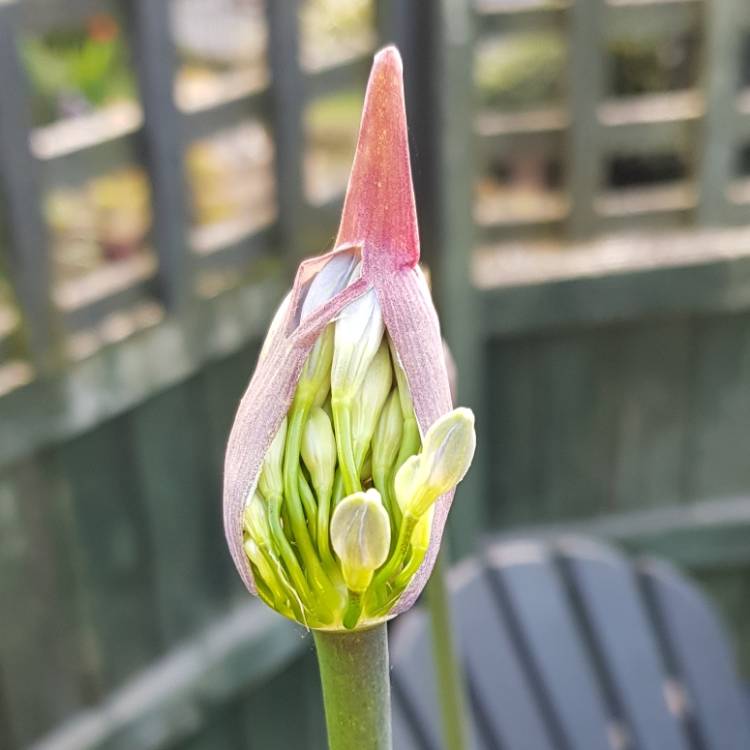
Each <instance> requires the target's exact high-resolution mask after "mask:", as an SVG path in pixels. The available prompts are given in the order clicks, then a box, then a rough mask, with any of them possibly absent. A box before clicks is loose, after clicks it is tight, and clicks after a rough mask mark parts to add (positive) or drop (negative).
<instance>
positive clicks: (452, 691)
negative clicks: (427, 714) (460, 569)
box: [425, 550, 469, 750]
mask: <svg viewBox="0 0 750 750" xmlns="http://www.w3.org/2000/svg"><path fill="white" fill-rule="evenodd" d="M444 554H445V550H443V551H442V552H441V553H440V554H439V555H438V558H437V560H436V561H435V567H434V568H433V570H432V575H431V576H430V580H429V581H428V583H427V587H426V589H425V591H426V592H427V606H428V608H429V610H430V621H431V623H432V650H433V658H434V660H435V670H436V672H437V692H438V700H439V701H440V714H441V716H442V719H443V721H442V723H443V739H444V740H445V747H446V750H463V749H464V748H466V747H468V746H469V744H468V741H467V740H468V735H467V732H466V704H465V701H464V695H465V694H464V680H463V675H462V673H461V671H460V670H459V667H458V659H457V657H456V648H455V643H454V640H453V629H452V627H451V613H450V608H449V605H448V591H447V586H446V583H445V573H444V571H443V563H442V560H443V556H444Z"/></svg>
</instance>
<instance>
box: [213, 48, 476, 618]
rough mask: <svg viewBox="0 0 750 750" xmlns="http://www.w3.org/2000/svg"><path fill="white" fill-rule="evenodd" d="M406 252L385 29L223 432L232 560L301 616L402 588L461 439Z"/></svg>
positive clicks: (420, 577) (432, 316)
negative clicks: (346, 144)
mask: <svg viewBox="0 0 750 750" xmlns="http://www.w3.org/2000/svg"><path fill="white" fill-rule="evenodd" d="M418 260H419V238H418V233H417V222H416V213H415V207H414V196H413V189H412V183H411V173H410V166H409V153H408V143H407V131H406V116H405V111H404V100H403V83H402V72H401V59H400V57H399V54H398V52H397V51H396V50H395V49H394V48H392V47H390V48H386V49H384V50H382V51H381V52H379V53H378V55H377V56H376V57H375V62H374V65H373V69H372V73H371V76H370V81H369V84H368V87H367V95H366V99H365V106H364V111H363V115H362V124H361V128H360V134H359V141H358V144H357V151H356V155H355V159H354V166H353V169H352V174H351V177H350V180H349V186H348V189H347V193H346V199H345V202H344V209H343V216H342V220H341V226H340V228H339V232H338V236H337V238H336V241H335V244H334V248H333V250H332V251H331V252H329V253H327V254H325V255H322V256H320V257H317V258H313V259H311V260H307V261H304V262H303V263H302V264H301V265H300V268H299V270H298V272H297V276H296V279H295V282H294V286H293V288H292V290H291V292H290V293H289V294H288V295H287V297H286V299H285V300H284V302H282V304H281V306H280V308H279V310H278V312H277V313H276V316H275V317H274V320H273V322H272V323H271V326H270V329H269V332H268V336H267V338H266V341H265V343H264V345H263V349H262V351H261V355H260V358H259V361H258V366H257V368H256V371H255V373H254V375H253V377H252V380H251V381H250V385H249V386H248V388H247V391H246V392H245V394H244V396H243V398H242V401H241V403H240V406H239V409H238V412H237V415H236V418H235V421H234V425H233V427H232V431H231V434H230V437H229V444H228V447H227V455H226V464H225V481H224V525H225V531H226V536H227V541H228V543H229V548H230V550H231V553H232V557H233V560H234V563H235V565H236V567H237V570H238V571H239V573H240V575H241V576H242V579H243V581H244V582H245V584H246V585H247V587H248V588H249V589H250V590H251V591H252V592H253V593H257V594H258V595H259V596H260V597H261V598H262V599H263V600H264V601H265V602H266V604H268V605H269V606H270V607H273V608H274V609H275V610H277V611H278V612H280V613H281V614H283V615H285V616H286V617H289V618H291V619H294V620H297V621H298V622H300V623H302V624H303V625H305V626H306V627H309V628H313V629H319V630H352V629H360V628H366V627H370V626H372V625H374V624H377V623H379V622H383V621H384V620H386V619H388V618H390V617H392V616H394V615H396V614H398V613H399V612H401V611H403V610H405V609H408V608H409V607H410V606H411V605H412V604H413V602H414V600H415V599H416V597H417V596H418V594H419V592H420V591H421V590H422V588H423V587H424V585H425V583H426V581H427V579H428V577H429V574H430V571H431V569H432V566H433V564H434V561H435V556H436V554H437V551H438V548H439V545H440V540H441V537H442V533H443V527H444V525H445V520H446V516H447V513H448V509H449V507H450V504H451V501H452V499H453V492H454V488H455V486H456V484H457V483H458V482H459V481H460V480H461V479H462V478H463V476H464V474H465V473H466V471H467V469H468V467H469V465H470V463H471V459H472V456H473V453H474V443H475V438H474V417H473V414H472V413H471V411H469V410H468V409H463V408H458V409H452V404H451V396H450V391H449V384H448V375H447V372H446V366H445V361H444V357H443V347H442V342H441V338H440V327H439V323H438V319H437V315H436V313H435V308H434V306H433V303H432V300H431V297H430V293H429V291H428V288H427V284H426V282H425V279H424V276H423V275H422V272H421V270H420V269H419V267H418V265H417V262H418Z"/></svg>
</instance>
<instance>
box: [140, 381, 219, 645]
mask: <svg viewBox="0 0 750 750" xmlns="http://www.w3.org/2000/svg"><path fill="white" fill-rule="evenodd" d="M197 386H198V384H197V382H196V381H195V380H190V381H188V382H186V383H184V384H183V385H182V387H180V388H174V389H171V390H169V391H167V392H166V393H163V394H160V395H158V396H156V397H155V398H152V399H151V400H150V401H148V402H146V403H145V404H143V405H142V406H140V407H139V408H138V409H136V410H135V411H134V412H133V413H132V414H131V415H130V416H129V418H128V421H129V423H130V437H131V439H132V447H133V456H134V462H135V466H136V472H137V475H138V477H139V493H140V496H141V497H142V498H143V502H144V505H145V509H146V516H147V518H148V527H149V531H150V536H151V539H152V541H153V545H152V548H153V572H154V576H155V583H156V589H157V596H156V608H157V612H158V617H159V625H160V632H161V634H162V638H163V640H164V641H165V642H166V643H174V642H176V641H178V640H180V639H182V638H184V637H185V636H187V635H190V634H191V633H193V632H195V631H196V630H197V629H198V628H199V627H200V626H201V625H205V624H206V622H208V620H209V618H210V617H211V616H212V615H215V614H216V613H217V612H218V611H219V610H220V608H221V605H222V604H224V603H225V602H226V580H225V579H224V578H223V576H222V572H223V571H222V563H223V562H224V561H225V557H226V551H225V550H222V546H223V544H222V542H223V533H222V529H221V517H220V514H219V512H218V509H219V507H220V504H221V497H220V493H219V486H220V475H218V474H214V473H213V472H212V467H211V464H210V462H211V456H210V453H209V450H208V444H207V435H206V431H205V430H204V429H202V425H203V424H205V422H204V421H203V420H204V414H203V413H202V411H201V410H200V409H199V404H200V401H199V397H200V393H199V391H198V387H197Z"/></svg>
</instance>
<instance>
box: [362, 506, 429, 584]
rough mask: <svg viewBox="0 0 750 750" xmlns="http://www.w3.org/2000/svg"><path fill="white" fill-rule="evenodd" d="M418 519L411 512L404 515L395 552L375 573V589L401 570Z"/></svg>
mask: <svg viewBox="0 0 750 750" xmlns="http://www.w3.org/2000/svg"><path fill="white" fill-rule="evenodd" d="M418 520H419V519H418V518H415V517H414V516H412V515H411V514H409V513H407V514H406V515H405V516H404V517H403V519H402V523H401V527H400V528H399V530H398V539H397V541H396V547H395V549H394V550H393V554H392V555H391V556H390V558H389V559H388V562H387V563H386V564H385V565H384V566H383V567H382V568H381V569H380V570H379V571H378V572H377V573H376V574H375V580H374V582H373V588H374V589H376V590H377V589H379V588H381V587H383V586H385V584H386V583H389V582H390V581H391V579H392V578H393V577H394V576H395V575H396V574H397V573H399V572H400V570H401V566H402V565H403V564H404V560H406V555H407V553H408V552H409V547H410V546H411V537H412V534H413V533H414V527H415V526H416V525H417V521H418Z"/></svg>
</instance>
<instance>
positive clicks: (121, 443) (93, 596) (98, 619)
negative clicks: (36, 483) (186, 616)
mask: <svg viewBox="0 0 750 750" xmlns="http://www.w3.org/2000/svg"><path fill="white" fill-rule="evenodd" d="M129 449H130V446H129V441H128V435H127V423H126V422H125V420H123V419H115V420H112V421H110V422H108V423H106V424H105V425H103V426H100V427H98V428H97V429H95V430H93V431H91V432H89V433H87V434H86V435H83V436H82V437H79V438H76V439H75V440H72V441H70V442H68V443H66V444H65V445H63V446H62V447H61V449H60V457H61V461H62V468H63V471H64V472H65V474H66V477H67V480H68V482H69V484H70V487H71V493H72V497H73V513H74V517H75V526H76V529H77V538H78V545H77V546H78V549H77V550H76V555H77V558H78V568H77V573H78V576H79V577H80V582H81V586H82V587H83V592H84V594H83V596H84V607H85V611H86V616H87V626H88V627H90V628H91V638H92V644H91V645H92V648H94V649H95V651H96V655H97V658H98V659H99V661H100V664H101V676H102V684H103V686H104V687H105V688H111V687H113V686H115V685H117V684H119V683H121V682H122V681H123V680H124V679H125V678H127V677H129V676H130V675H132V674H133V673H135V672H136V671H137V670H138V669H139V668H141V667H144V666H145V665H146V664H148V662H149V661H150V660H151V659H153V658H154V656H155V655H156V654H157V653H158V652H159V649H160V640H159V634H158V626H157V617H156V609H155V600H154V589H153V574H152V566H151V551H150V542H151V540H150V539H149V529H148V527H147V525H146V519H145V517H144V514H143V507H142V502H141V500H140V488H139V486H138V484H137V481H136V476H135V473H134V471H133V462H132V456H131V455H130V450H129Z"/></svg>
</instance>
